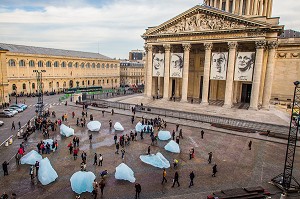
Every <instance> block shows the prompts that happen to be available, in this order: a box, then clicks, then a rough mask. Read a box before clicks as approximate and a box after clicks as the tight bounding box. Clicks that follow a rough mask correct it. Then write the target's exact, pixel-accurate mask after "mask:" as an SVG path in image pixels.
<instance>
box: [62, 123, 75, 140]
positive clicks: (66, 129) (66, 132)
mask: <svg viewBox="0 0 300 199" xmlns="http://www.w3.org/2000/svg"><path fill="white" fill-rule="evenodd" d="M60 134H61V135H64V136H66V137H70V136H72V135H74V129H72V128H69V127H67V126H66V125H64V124H62V125H60Z"/></svg>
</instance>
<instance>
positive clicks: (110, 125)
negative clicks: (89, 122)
mask: <svg viewBox="0 0 300 199" xmlns="http://www.w3.org/2000/svg"><path fill="white" fill-rule="evenodd" d="M108 123H109V128H111V127H112V121H111V120H109V122H108Z"/></svg>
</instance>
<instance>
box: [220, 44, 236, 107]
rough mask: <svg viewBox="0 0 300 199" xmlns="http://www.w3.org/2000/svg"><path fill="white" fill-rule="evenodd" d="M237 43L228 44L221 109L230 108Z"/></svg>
mask: <svg viewBox="0 0 300 199" xmlns="http://www.w3.org/2000/svg"><path fill="white" fill-rule="evenodd" d="M236 47H237V42H228V48H229V56H228V67H227V78H226V88H225V100H224V105H223V107H225V108H231V107H232V93H233V92H232V91H233V73H234V64H235V56H236Z"/></svg>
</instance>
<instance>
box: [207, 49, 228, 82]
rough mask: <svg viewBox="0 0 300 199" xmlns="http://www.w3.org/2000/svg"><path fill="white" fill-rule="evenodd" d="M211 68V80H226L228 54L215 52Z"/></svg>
mask: <svg viewBox="0 0 300 199" xmlns="http://www.w3.org/2000/svg"><path fill="white" fill-rule="evenodd" d="M211 57H212V59H211V67H210V79H213V80H226V71H227V63H228V52H213V53H212V56H211Z"/></svg>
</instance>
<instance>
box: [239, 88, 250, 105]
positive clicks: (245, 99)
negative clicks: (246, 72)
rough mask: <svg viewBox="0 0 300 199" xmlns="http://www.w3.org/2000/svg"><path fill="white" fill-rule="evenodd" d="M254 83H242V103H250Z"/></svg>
mask: <svg viewBox="0 0 300 199" xmlns="http://www.w3.org/2000/svg"><path fill="white" fill-rule="evenodd" d="M251 89H252V84H242V96H241V102H242V103H250V98H251Z"/></svg>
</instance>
